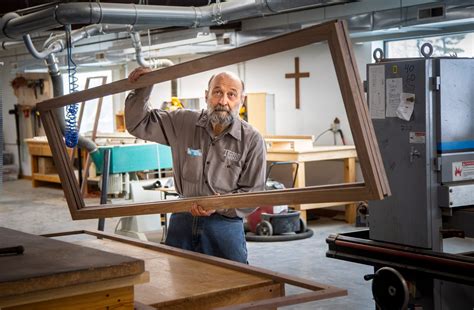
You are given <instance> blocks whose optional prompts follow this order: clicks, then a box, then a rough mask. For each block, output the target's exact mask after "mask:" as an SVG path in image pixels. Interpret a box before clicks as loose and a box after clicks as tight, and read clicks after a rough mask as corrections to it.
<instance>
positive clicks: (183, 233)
mask: <svg viewBox="0 0 474 310" xmlns="http://www.w3.org/2000/svg"><path fill="white" fill-rule="evenodd" d="M165 244H166V245H170V246H173V247H176V248H181V249H185V250H190V251H194V252H199V253H203V254H207V255H212V256H217V257H221V258H225V259H230V260H233V261H236V262H241V263H244V264H247V244H246V241H245V233H244V225H243V221H242V219H241V218H239V217H235V218H229V217H225V216H222V215H220V214H218V213H214V214H212V215H211V216H193V215H192V214H191V213H189V212H182V213H173V214H172V215H171V218H170V222H169V227H168V234H167V236H166V241H165Z"/></svg>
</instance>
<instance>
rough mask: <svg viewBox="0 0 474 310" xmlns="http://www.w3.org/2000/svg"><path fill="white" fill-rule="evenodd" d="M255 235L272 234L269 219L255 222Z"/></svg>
mask: <svg viewBox="0 0 474 310" xmlns="http://www.w3.org/2000/svg"><path fill="white" fill-rule="evenodd" d="M256 231H257V235H259V236H271V235H273V227H272V224H271V223H270V222H269V221H265V220H263V221H261V222H260V223H258V224H257V229H256Z"/></svg>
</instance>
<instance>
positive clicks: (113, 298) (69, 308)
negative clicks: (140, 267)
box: [2, 286, 134, 310]
mask: <svg viewBox="0 0 474 310" xmlns="http://www.w3.org/2000/svg"><path fill="white" fill-rule="evenodd" d="M133 296H134V295H133V286H128V287H121V288H115V289H107V290H104V291H100V292H94V293H89V294H84V295H79V296H69V297H63V298H58V299H52V300H47V301H41V302H37V303H32V304H26V305H21V306H12V307H5V308H2V309H5V310H31V309H35V310H51V309H62V310H79V309H114V310H115V309H117V310H133V299H134V297H133Z"/></svg>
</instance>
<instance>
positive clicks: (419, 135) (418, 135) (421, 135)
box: [410, 131, 426, 143]
mask: <svg viewBox="0 0 474 310" xmlns="http://www.w3.org/2000/svg"><path fill="white" fill-rule="evenodd" d="M410 143H426V132H413V131H410Z"/></svg>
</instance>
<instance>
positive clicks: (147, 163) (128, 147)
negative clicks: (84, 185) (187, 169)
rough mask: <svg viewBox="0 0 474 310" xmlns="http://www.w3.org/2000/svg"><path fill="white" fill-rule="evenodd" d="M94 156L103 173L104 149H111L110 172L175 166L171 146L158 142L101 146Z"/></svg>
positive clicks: (95, 162) (97, 166)
mask: <svg viewBox="0 0 474 310" xmlns="http://www.w3.org/2000/svg"><path fill="white" fill-rule="evenodd" d="M98 149H99V150H98V151H99V156H94V157H95V159H94V164H95V165H96V169H97V173H102V168H103V165H104V150H105V149H110V150H111V153H110V173H111V174H113V173H124V172H132V171H144V170H156V169H169V168H173V160H172V157H171V148H170V147H169V146H166V145H162V144H158V143H144V144H125V145H113V146H100V147H99V148H98Z"/></svg>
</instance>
